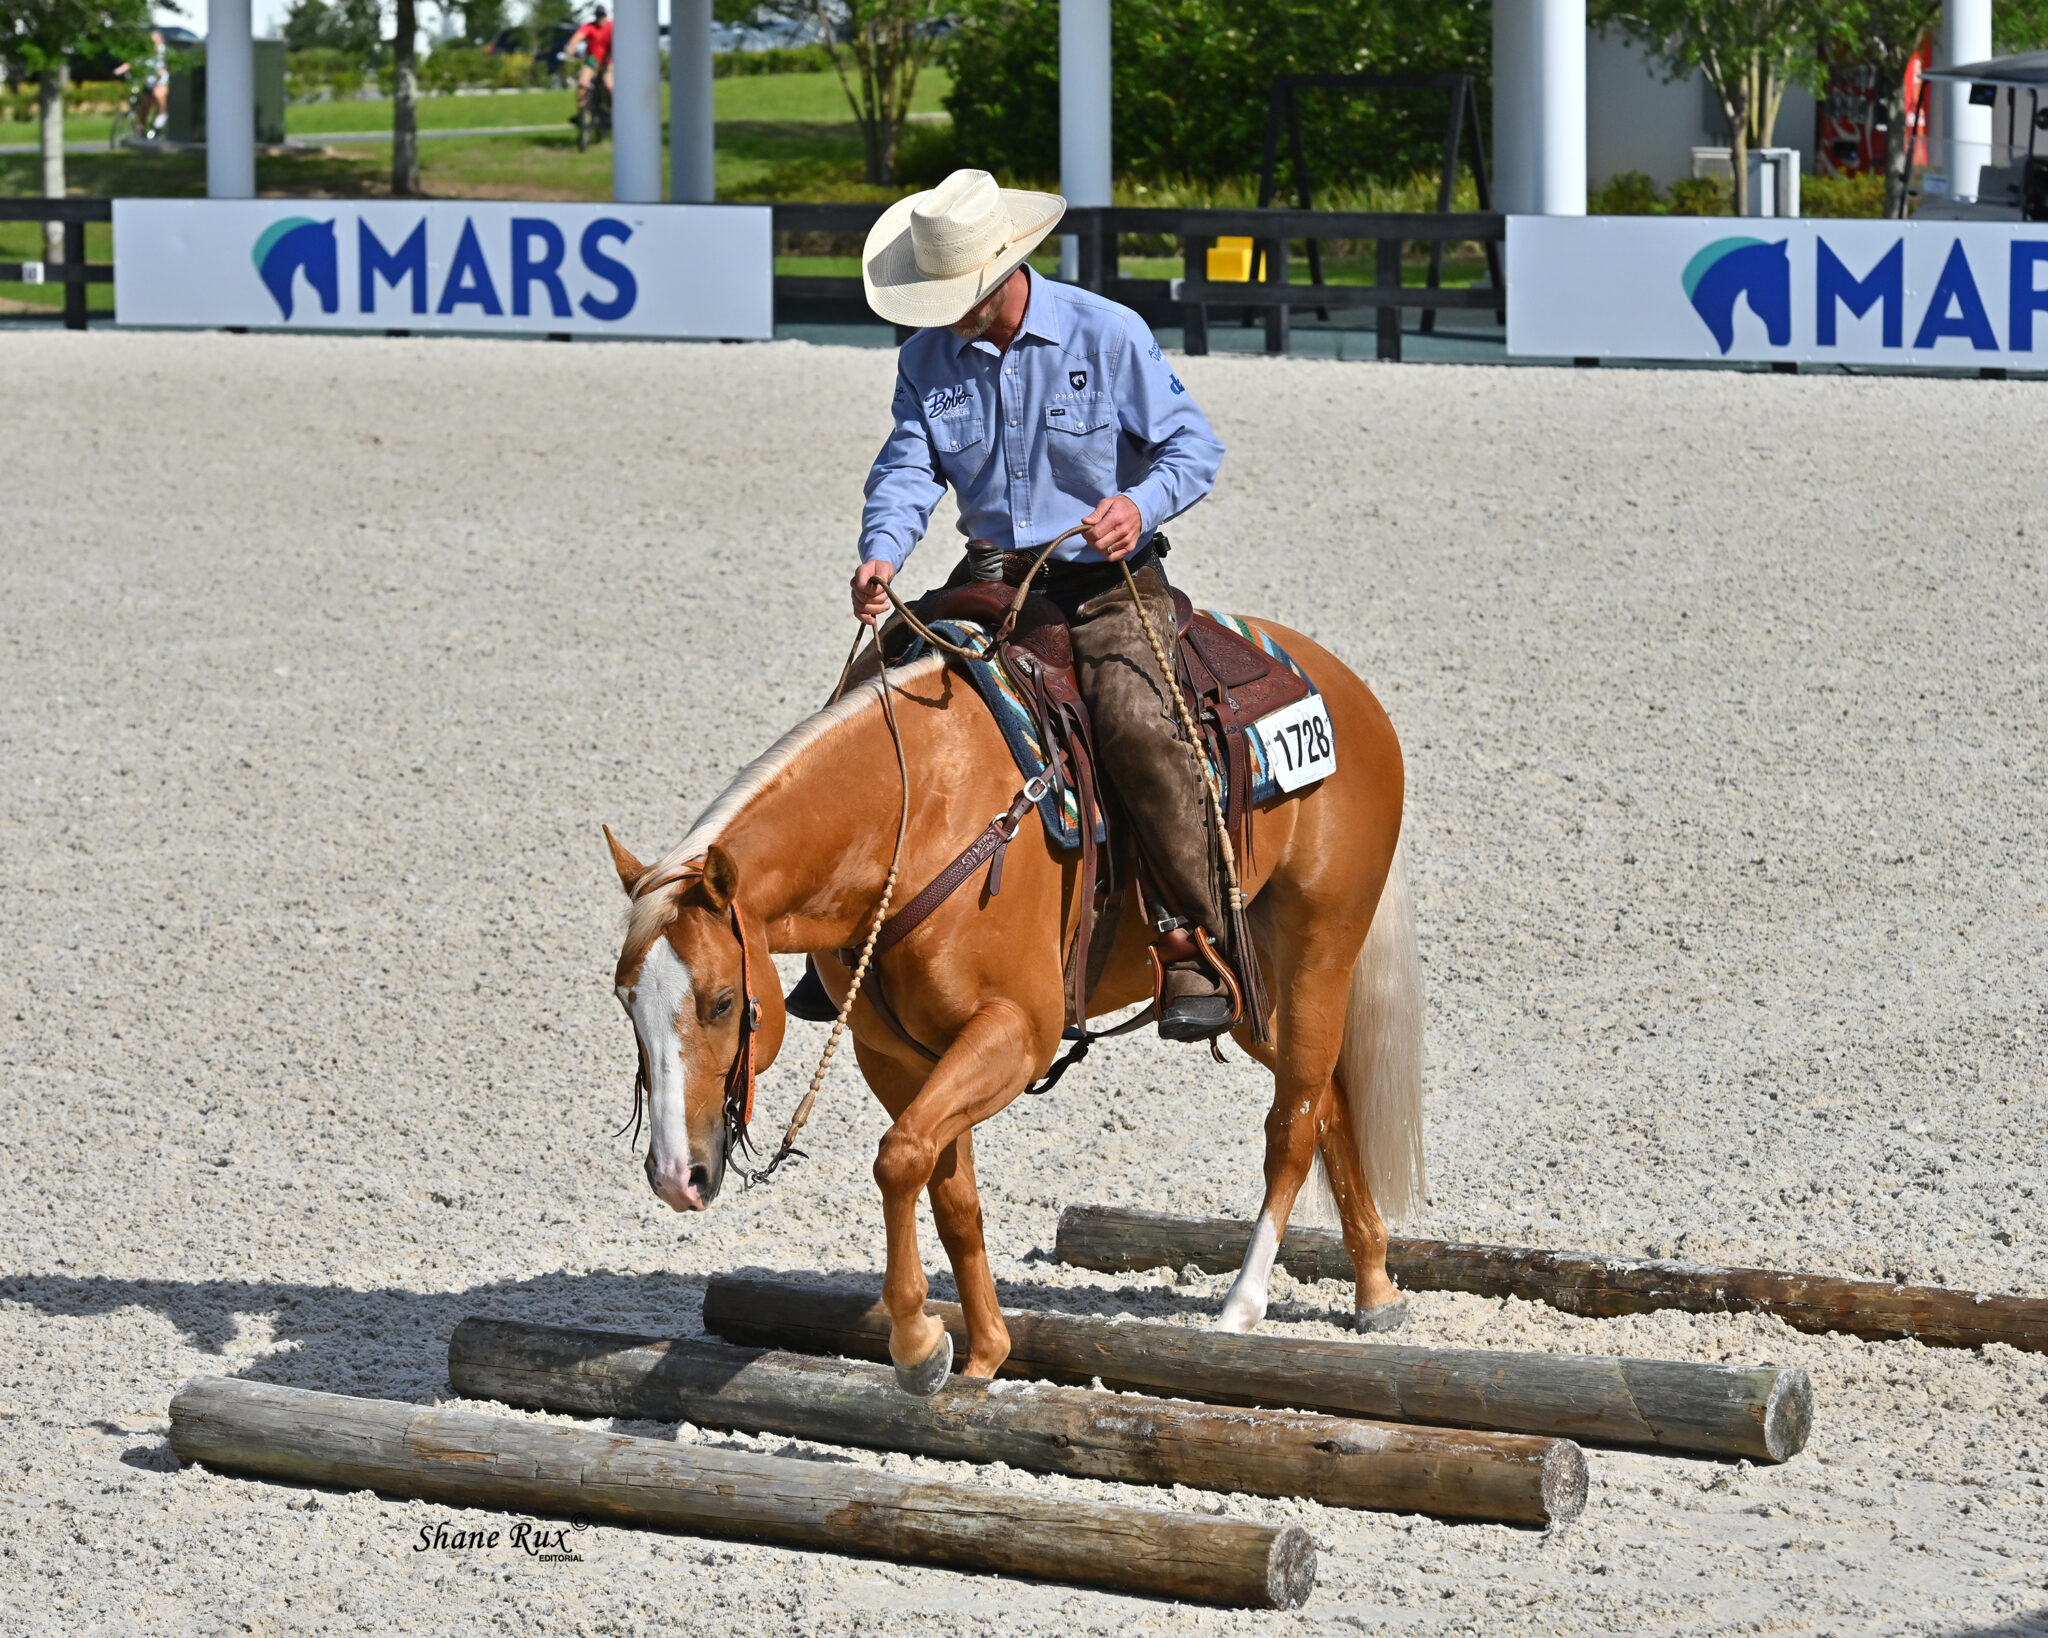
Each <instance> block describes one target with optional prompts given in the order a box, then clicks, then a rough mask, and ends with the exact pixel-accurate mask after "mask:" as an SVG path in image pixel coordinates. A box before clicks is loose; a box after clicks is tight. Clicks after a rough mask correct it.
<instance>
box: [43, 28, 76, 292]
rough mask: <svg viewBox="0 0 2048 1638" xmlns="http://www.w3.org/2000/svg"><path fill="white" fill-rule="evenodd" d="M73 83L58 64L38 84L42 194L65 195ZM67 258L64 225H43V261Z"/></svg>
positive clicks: (65, 68)
mask: <svg viewBox="0 0 2048 1638" xmlns="http://www.w3.org/2000/svg"><path fill="white" fill-rule="evenodd" d="M70 83H71V67H70V65H69V64H68V63H59V64H58V65H57V66H56V67H55V68H46V69H44V70H43V77H42V80H41V82H40V83H39V84H38V85H37V87H36V111H37V113H38V115H39V116H40V119H41V129H40V132H39V135H40V137H41V140H42V149H43V197H44V198H45V199H62V198H63V197H64V88H65V86H67V85H69V84H70ZM63 259H64V224H63V223H62V222H45V223H44V224H43V260H44V261H46V262H61V261H62V260H63Z"/></svg>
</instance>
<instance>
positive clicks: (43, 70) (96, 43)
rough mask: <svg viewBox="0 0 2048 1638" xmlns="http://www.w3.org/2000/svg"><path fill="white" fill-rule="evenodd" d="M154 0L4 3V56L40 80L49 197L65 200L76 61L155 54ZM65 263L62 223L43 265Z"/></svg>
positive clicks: (49, 236)
mask: <svg viewBox="0 0 2048 1638" xmlns="http://www.w3.org/2000/svg"><path fill="white" fill-rule="evenodd" d="M149 14H150V6H149V0H0V57H4V58H6V59H7V60H8V61H9V62H12V63H15V64H17V65H19V66H20V67H21V68H22V69H24V70H26V71H27V72H28V73H30V74H33V75H35V76H36V85H37V93H36V119H37V125H38V129H37V133H36V134H37V138H38V141H39V144H40V146H41V149H42V161H43V197H44V198H45V199H62V198H63V197H64V191H65V184H64V92H65V88H66V87H67V86H68V85H69V84H70V81H71V71H70V60H71V59H72V58H73V57H80V56H85V55H88V54H93V55H98V54H101V53H105V52H113V53H115V54H116V55H117V56H121V57H129V58H135V57H140V56H142V55H144V54H145V53H146V52H147V51H148V49H149V28H150V15H149ZM63 259H64V229H63V226H62V224H61V223H57V222H45V223H44V224H43V260H44V261H47V262H61V261H62V260H63Z"/></svg>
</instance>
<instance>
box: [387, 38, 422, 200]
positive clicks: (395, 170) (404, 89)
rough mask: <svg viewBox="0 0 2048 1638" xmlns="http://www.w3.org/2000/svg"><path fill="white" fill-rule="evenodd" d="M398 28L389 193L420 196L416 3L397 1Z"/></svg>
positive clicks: (393, 51) (393, 40)
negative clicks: (416, 101)
mask: <svg viewBox="0 0 2048 1638" xmlns="http://www.w3.org/2000/svg"><path fill="white" fill-rule="evenodd" d="M396 9H397V12H398V19H397V25H396V27H395V29H394V31H393V33H392V38H391V65H392V68H393V70H394V72H393V74H392V85H391V192H392V195H393V197H394V198H398V199H417V198H418V197H419V196H420V127H419V110H418V108H417V106H416V104H415V99H416V98H417V97H418V96H419V89H420V82H419V73H418V70H417V68H416V66H415V65H416V63H417V60H418V59H417V57H416V55H415V52H416V48H417V46H418V44H419V34H420V28H419V17H418V5H417V0H398V4H397V8H396Z"/></svg>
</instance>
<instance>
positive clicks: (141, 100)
mask: <svg viewBox="0 0 2048 1638" xmlns="http://www.w3.org/2000/svg"><path fill="white" fill-rule="evenodd" d="M138 72H139V75H140V77H139V78H130V76H132V75H136V74H138ZM114 73H115V75H116V76H117V77H118V78H121V79H126V80H128V81H129V85H130V88H131V89H130V95H131V97H133V99H134V102H135V124H136V133H135V134H136V135H137V136H139V137H141V138H142V140H143V141H145V142H154V141H155V140H156V139H157V138H158V137H160V136H161V135H163V129H164V121H165V119H166V118H167V117H168V116H169V114H170V109H171V68H170V61H169V58H168V57H167V56H166V54H165V51H164V36H163V30H161V29H155V28H153V29H151V30H150V31H149V56H148V57H146V58H145V59H144V60H143V61H142V62H141V63H140V64H136V63H123V64H121V66H120V67H119V68H117V69H115V70H114Z"/></svg>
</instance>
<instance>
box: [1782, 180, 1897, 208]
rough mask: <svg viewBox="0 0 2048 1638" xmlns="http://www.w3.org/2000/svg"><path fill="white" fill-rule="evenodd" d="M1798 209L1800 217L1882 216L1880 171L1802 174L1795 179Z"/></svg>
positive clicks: (1882, 190)
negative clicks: (1852, 174)
mask: <svg viewBox="0 0 2048 1638" xmlns="http://www.w3.org/2000/svg"><path fill="white" fill-rule="evenodd" d="M1799 212H1800V214H1801V215H1802V216H1882V215H1883V214H1884V173H1883V172H1882V171H1872V172H1869V173H1867V174H1865V175H1863V176H1802V177H1801V178H1800V179H1799Z"/></svg>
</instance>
